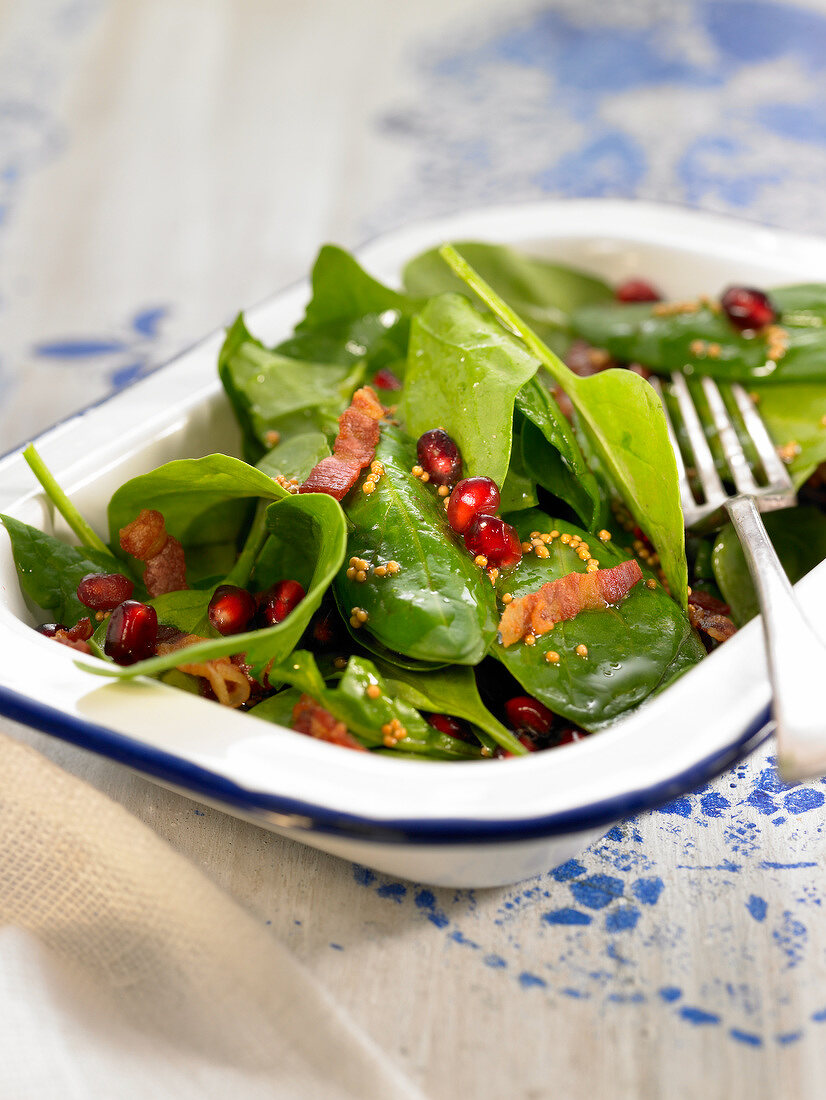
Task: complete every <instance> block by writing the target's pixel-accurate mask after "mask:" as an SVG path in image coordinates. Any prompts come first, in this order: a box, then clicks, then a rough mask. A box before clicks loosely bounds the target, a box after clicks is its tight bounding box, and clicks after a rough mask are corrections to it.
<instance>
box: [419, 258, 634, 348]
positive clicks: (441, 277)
mask: <svg viewBox="0 0 826 1100" xmlns="http://www.w3.org/2000/svg"><path fill="white" fill-rule="evenodd" d="M453 247H454V248H455V249H456V250H457V251H459V252H461V254H462V255H463V256H464V257H465V259H466V260H467V261H468V263H469V264H471V265H472V266H473V268H474V269H475V270H476V271H478V272H479V274H480V275H481V277H482V278H483V279H484V280H485V282H486V283H488V285H489V286H492V287H493V289H494V290H495V291H496V292H497V294H499V296H500V297H501V298H504V299H505V301H506V302H509V303H510V305H511V306H512V307H513V308H514V309H515V310H516V311H517V313H519V315H520V317H524V318H525V320H526V321H527V322H528V324H529V325H530V326H531V327H532V328H533V330H534V332H537V333H538V334H539V335H540V336H541V337H542V338H543V339H544V340H548V339H552V340H553V339H554V338H556V337H558V335H559V332H560V330H566V329H567V328H568V327H569V321H570V314H571V313H573V311H574V310H575V309H578V308H579V307H580V306H584V305H587V304H589V303H592V302H610V301H613V298H614V293H613V291H612V289H611V287H609V286H608V284H607V283H604V282H603V281H602V280H601V279H596V278H594V277H593V276H591V275H586V274H584V272H581V271H577V270H575V269H574V268H572V267H565V266H563V265H562V264H555V263H549V262H548V261H547V260H541V259H538V258H536V257H533V256H526V255H525V254H524V253H522V252H517V251H515V250H514V249H512V248H508V247H507V246H506V245H500V244H483V243H480V242H477V241H463V242H461V243H458V244H454V245H453ZM404 285H405V286H406V287H407V289H408V291H409V292H410V293H411V294H417V295H421V296H423V297H432V296H433V295H435V294H444V293H450V292H453V293H455V292H459V293H463V294H467V286H466V284H465V283H464V282H463V281H462V280H461V279H460V278H459V277H457V276H456V275H454V274H453V272H452V271H450V269H449V268H447V267H446V266H445V264H444V261H443V259H442V257H441V255H440V254H439V250H438V249H436V248H433V249H430V250H429V251H428V252H423V253H422V254H421V255H420V256H416V257H415V258H414V259H412V260H411V261H410V262H409V263H408V264H407V266H406V267H405V269H404Z"/></svg>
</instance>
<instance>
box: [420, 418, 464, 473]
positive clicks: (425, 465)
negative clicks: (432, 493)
mask: <svg viewBox="0 0 826 1100" xmlns="http://www.w3.org/2000/svg"><path fill="white" fill-rule="evenodd" d="M416 456H417V458H418V459H419V464H420V466H421V467H422V469H423V470H424V471H425V473H428V474H429V475H430V480H431V481H432V482H433V484H434V485H454V484H455V483H456V482H457V481H458V480H459V476H460V474H461V473H462V456H461V455H460V454H459V448H458V447H457V446H456V444H455V443H454V442H453V440H452V439H451V438H450V436H449V435H448V434H447V432H446V431H445V430H444V428H431V430H430V431H429V432H425V433H424V435H420V436H419V440H418V442H417V443H416Z"/></svg>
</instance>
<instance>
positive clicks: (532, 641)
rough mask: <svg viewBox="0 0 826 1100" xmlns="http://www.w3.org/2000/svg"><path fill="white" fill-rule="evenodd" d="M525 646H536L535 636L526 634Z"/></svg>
mask: <svg viewBox="0 0 826 1100" xmlns="http://www.w3.org/2000/svg"><path fill="white" fill-rule="evenodd" d="M525 645H536V635H535V634H526V635H525Z"/></svg>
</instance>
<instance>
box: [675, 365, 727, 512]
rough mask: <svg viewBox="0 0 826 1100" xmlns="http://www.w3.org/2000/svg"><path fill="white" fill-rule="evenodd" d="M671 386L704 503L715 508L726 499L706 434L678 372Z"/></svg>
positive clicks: (685, 384) (686, 387)
mask: <svg viewBox="0 0 826 1100" xmlns="http://www.w3.org/2000/svg"><path fill="white" fill-rule="evenodd" d="M671 385H672V388H673V393H674V396H675V397H676V399H677V404H678V405H679V407H680V415H681V416H682V418H683V424H684V425H685V430H686V434H687V435H688V442H689V444H690V446H691V453H692V454H693V455H694V464H695V466H696V468H697V475H698V477H699V478H700V484H701V485H702V487H703V492H704V493H705V496H706V502H707V504H709V505H715V506H717V505H719V504H722V503H723V501H724V500H725V499H726V491H725V489H724V488H723V483H722V481H721V480H720V475H719V474H718V473H717V467H716V466H715V465H714V456H713V455H712V453H711V448H710V447H709V445H708V440H707V439H706V433H705V432H704V431H703V425H702V424H701V423H700V418H699V416H698V415H697V410H696V409H695V408H694V401H693V399H692V397H691V393H690V392H689V389H688V383H687V382H686V380H685V377H684V376H683V375H682V374H680V373H679V371H675V373H674V374H672V375H671Z"/></svg>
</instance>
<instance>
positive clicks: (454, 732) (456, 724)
mask: <svg viewBox="0 0 826 1100" xmlns="http://www.w3.org/2000/svg"><path fill="white" fill-rule="evenodd" d="M425 717H426V719H427V722H428V725H431V726H433V728H434V729H436V730H438V731H439V733H445V734H447V736H448V737H455V738H457V739H458V740H459V741H471V740H473V738H472V737H471V736H470V734H469V732H468V730H467V728H466V726H465V724H464V722H460V721H459V719H458V718H454V717H453V716H452V715H450V714H427V715H425Z"/></svg>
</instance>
